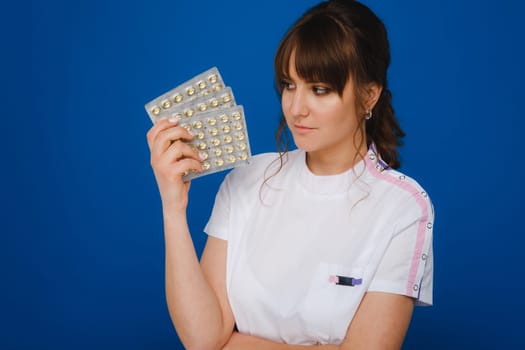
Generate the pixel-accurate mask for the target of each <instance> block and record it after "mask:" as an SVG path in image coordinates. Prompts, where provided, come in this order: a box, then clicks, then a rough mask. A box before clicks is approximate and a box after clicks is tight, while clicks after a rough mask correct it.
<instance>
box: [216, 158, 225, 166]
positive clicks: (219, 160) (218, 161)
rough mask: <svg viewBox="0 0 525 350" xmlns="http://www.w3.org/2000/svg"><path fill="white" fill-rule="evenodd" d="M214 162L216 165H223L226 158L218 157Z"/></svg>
mask: <svg viewBox="0 0 525 350" xmlns="http://www.w3.org/2000/svg"><path fill="white" fill-rule="evenodd" d="M214 163H215V165H216V166H222V165H223V164H224V160H222V158H216V159H215V161H214Z"/></svg>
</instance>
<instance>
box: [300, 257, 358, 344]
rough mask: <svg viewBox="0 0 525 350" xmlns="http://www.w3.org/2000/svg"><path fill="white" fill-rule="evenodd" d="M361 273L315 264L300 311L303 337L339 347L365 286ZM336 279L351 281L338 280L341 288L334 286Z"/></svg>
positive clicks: (353, 268) (355, 270)
mask: <svg viewBox="0 0 525 350" xmlns="http://www.w3.org/2000/svg"><path fill="white" fill-rule="evenodd" d="M363 273H364V268H362V267H355V266H345V265H340V264H331V263H325V262H321V263H319V264H318V266H317V269H316V271H315V273H314V274H313V277H312V281H311V283H310V286H309V288H308V292H307V294H306V297H305V299H304V304H303V305H302V307H301V311H300V313H301V318H302V321H303V322H304V323H303V324H304V325H305V327H306V333H307V334H310V335H311V336H312V337H314V338H315V339H316V341H317V342H319V343H321V344H340V343H341V342H342V341H343V339H344V337H345V335H346V331H347V329H348V326H349V324H350V321H351V320H352V318H353V317H354V314H355V312H356V310H357V307H358V306H359V303H360V302H361V299H362V298H363V295H364V293H365V291H366V287H365V286H366V285H368V281H366V280H365V279H364V278H363ZM337 276H340V277H346V278H352V279H353V281H349V280H345V281H343V279H344V278H340V283H342V284H337ZM352 282H353V283H352ZM344 283H347V285H345V284H344ZM349 284H355V285H354V286H352V285H349Z"/></svg>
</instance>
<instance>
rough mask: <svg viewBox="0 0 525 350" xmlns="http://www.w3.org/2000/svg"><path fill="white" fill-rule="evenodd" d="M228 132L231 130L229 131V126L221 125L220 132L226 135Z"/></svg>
mask: <svg viewBox="0 0 525 350" xmlns="http://www.w3.org/2000/svg"><path fill="white" fill-rule="evenodd" d="M230 130H231V129H230V126H229V125H223V126H222V132H223V133H225V134H227V133H229V132H230Z"/></svg>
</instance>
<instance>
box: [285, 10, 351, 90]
mask: <svg viewBox="0 0 525 350" xmlns="http://www.w3.org/2000/svg"><path fill="white" fill-rule="evenodd" d="M349 36H350V37H351V35H349V33H348V32H347V31H345V29H344V28H343V27H342V26H341V25H339V23H338V22H337V21H336V20H335V19H334V18H331V17H330V16H317V17H315V18H311V19H310V20H309V21H307V22H306V23H303V24H301V25H298V26H297V27H296V28H295V30H294V31H291V32H290V33H289V35H287V36H286V37H285V38H284V39H283V41H282V42H281V45H280V46H279V48H278V50H277V53H276V56H275V74H276V78H277V81H278V82H279V81H281V80H282V79H284V78H288V77H289V76H290V64H294V65H295V70H296V72H297V75H298V76H299V78H301V79H303V80H305V81H307V82H321V83H324V84H327V85H329V86H330V87H332V88H333V89H335V90H336V91H337V92H338V93H339V95H341V94H342V92H343V90H344V87H345V85H346V83H347V81H348V78H349V76H350V74H351V71H350V69H351V67H352V66H353V65H352V63H353V61H354V59H353V56H354V54H353V50H352V48H353V45H352V43H351V42H349ZM328 38H330V39H329V40H328ZM292 57H293V58H294V62H291V58H292ZM279 92H281V91H280V90H279Z"/></svg>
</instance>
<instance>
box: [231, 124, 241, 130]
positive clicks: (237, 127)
mask: <svg viewBox="0 0 525 350" xmlns="http://www.w3.org/2000/svg"><path fill="white" fill-rule="evenodd" d="M233 128H234V129H235V130H242V124H241V123H235V124H233Z"/></svg>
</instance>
